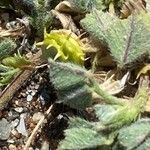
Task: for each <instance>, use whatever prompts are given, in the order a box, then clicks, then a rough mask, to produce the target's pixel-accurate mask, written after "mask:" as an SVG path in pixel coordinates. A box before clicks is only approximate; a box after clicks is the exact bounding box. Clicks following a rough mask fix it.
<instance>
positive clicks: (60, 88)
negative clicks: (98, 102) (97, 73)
mask: <svg viewBox="0 0 150 150" xmlns="http://www.w3.org/2000/svg"><path fill="white" fill-rule="evenodd" d="M49 64H50V79H51V81H52V83H53V85H54V87H55V89H56V90H57V92H58V102H63V103H64V104H66V105H69V106H70V107H72V108H76V109H84V108H86V107H87V106H89V105H90V103H91V99H92V96H91V91H90V90H89V87H88V85H87V84H88V78H87V77H86V71H85V70H84V69H83V68H81V67H79V66H77V65H74V64H70V63H59V62H54V61H52V60H50V61H49Z"/></svg>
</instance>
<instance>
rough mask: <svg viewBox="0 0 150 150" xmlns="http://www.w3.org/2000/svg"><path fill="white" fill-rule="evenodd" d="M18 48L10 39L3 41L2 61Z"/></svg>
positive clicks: (1, 43) (0, 56) (0, 49)
mask: <svg viewBox="0 0 150 150" xmlns="http://www.w3.org/2000/svg"><path fill="white" fill-rule="evenodd" d="M16 47H17V45H16V43H15V42H14V41H12V40H11V39H10V38H6V39H4V40H2V41H1V42H0V60H2V59H3V58H4V57H6V56H8V55H9V54H10V53H11V52H12V51H13V50H14V49H15V48H16Z"/></svg>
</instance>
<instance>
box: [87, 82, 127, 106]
mask: <svg viewBox="0 0 150 150" xmlns="http://www.w3.org/2000/svg"><path fill="white" fill-rule="evenodd" d="M90 81H91V83H92V84H93V86H92V88H93V91H94V92H95V93H97V94H98V95H99V96H100V97H102V98H103V100H104V101H105V102H106V103H108V104H116V105H121V106H124V105H126V104H127V103H128V101H126V100H124V99H121V98H117V97H115V96H112V95H110V94H109V93H107V92H106V91H104V90H102V89H101V88H100V87H99V84H98V83H97V82H96V81H95V80H94V79H90Z"/></svg>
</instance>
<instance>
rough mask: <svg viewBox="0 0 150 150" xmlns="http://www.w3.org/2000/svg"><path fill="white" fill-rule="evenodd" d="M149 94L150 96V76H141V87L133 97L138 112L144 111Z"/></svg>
mask: <svg viewBox="0 0 150 150" xmlns="http://www.w3.org/2000/svg"><path fill="white" fill-rule="evenodd" d="M149 96H150V90H149V77H148V76H145V77H141V78H140V85H139V89H138V92H137V94H136V95H135V97H134V99H133V104H132V105H133V106H134V107H135V108H136V109H137V111H138V113H141V112H142V111H144V108H145V105H146V103H147V101H148V99H149Z"/></svg>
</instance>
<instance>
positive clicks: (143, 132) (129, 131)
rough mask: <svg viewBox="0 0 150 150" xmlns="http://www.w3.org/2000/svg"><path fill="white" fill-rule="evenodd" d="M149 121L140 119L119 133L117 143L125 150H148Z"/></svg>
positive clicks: (149, 144)
mask: <svg viewBox="0 0 150 150" xmlns="http://www.w3.org/2000/svg"><path fill="white" fill-rule="evenodd" d="M149 135H150V119H141V120H138V121H137V122H135V123H133V124H132V125H130V126H129V127H124V128H122V129H121V130H120V131H119V136H118V141H119V144H120V145H121V146H123V147H124V148H126V149H127V150H131V149H135V150H148V149H150V143H149V141H150V138H149V137H150V136H149Z"/></svg>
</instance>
